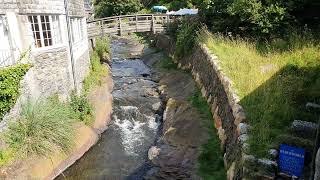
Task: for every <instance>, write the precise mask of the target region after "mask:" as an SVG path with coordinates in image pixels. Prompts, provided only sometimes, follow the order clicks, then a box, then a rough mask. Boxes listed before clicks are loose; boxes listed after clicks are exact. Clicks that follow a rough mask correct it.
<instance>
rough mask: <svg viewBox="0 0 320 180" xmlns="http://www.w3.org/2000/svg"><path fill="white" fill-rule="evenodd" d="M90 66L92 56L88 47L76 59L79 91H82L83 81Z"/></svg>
mask: <svg viewBox="0 0 320 180" xmlns="http://www.w3.org/2000/svg"><path fill="white" fill-rule="evenodd" d="M89 67H90V57H89V50H88V48H87V49H86V51H84V52H83V54H82V55H81V56H80V57H79V58H77V59H75V76H76V78H75V79H76V86H77V90H78V92H81V91H82V88H83V81H84V79H85V77H86V76H87V75H88V73H89Z"/></svg>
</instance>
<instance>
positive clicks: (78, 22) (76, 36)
mask: <svg viewBox="0 0 320 180" xmlns="http://www.w3.org/2000/svg"><path fill="white" fill-rule="evenodd" d="M70 21H71V31H72V42H73V43H77V42H79V41H81V40H83V36H84V35H83V25H82V18H71V19H70Z"/></svg>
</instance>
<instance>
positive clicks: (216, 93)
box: [156, 34, 277, 179]
mask: <svg viewBox="0 0 320 180" xmlns="http://www.w3.org/2000/svg"><path fill="white" fill-rule="evenodd" d="M156 46H157V47H158V48H160V49H164V50H165V51H166V52H168V54H169V55H173V53H174V51H175V42H173V41H172V40H171V39H170V38H169V37H168V36H165V35H161V34H160V35H157V36H156ZM175 61H176V63H177V64H178V65H179V67H180V68H182V69H188V70H191V73H192V75H193V77H194V79H195V81H196V82H197V84H198V85H199V87H200V88H201V93H202V95H203V96H204V97H205V98H206V99H207V102H208V104H209V106H210V108H211V113H212V114H213V119H214V123H215V127H216V129H217V132H218V135H219V138H220V140H221V148H222V150H223V152H224V162H225V168H226V170H227V175H228V179H268V178H270V179H272V178H273V177H275V172H276V167H277V164H276V162H275V161H271V160H268V159H257V158H255V157H254V156H251V155H248V154H247V153H248V144H247V140H248V131H249V128H250V126H249V125H248V124H247V123H246V117H245V113H244V110H243V108H242V107H241V106H240V104H239V102H240V99H239V97H238V96H237V95H236V93H235V91H234V90H233V89H232V87H231V84H232V82H231V80H230V79H229V78H228V77H227V76H226V75H225V74H224V73H223V72H222V71H221V68H220V67H219V65H218V62H219V60H218V57H217V56H215V55H213V54H211V53H210V52H209V49H208V48H207V47H206V46H205V45H198V46H197V47H196V48H194V50H193V52H192V53H191V54H190V55H188V56H186V57H184V58H182V59H179V60H175Z"/></svg>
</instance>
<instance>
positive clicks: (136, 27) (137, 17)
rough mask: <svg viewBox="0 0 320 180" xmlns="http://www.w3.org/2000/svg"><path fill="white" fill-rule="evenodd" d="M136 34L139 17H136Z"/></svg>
mask: <svg viewBox="0 0 320 180" xmlns="http://www.w3.org/2000/svg"><path fill="white" fill-rule="evenodd" d="M136 32H138V15H136Z"/></svg>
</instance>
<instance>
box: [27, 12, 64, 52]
mask: <svg viewBox="0 0 320 180" xmlns="http://www.w3.org/2000/svg"><path fill="white" fill-rule="evenodd" d="M29 22H30V24H31V28H32V33H33V38H34V46H35V47H37V48H40V47H46V46H53V45H56V44H60V43H61V33H60V22H59V16H57V15H46V16H43V15H38V16H29Z"/></svg>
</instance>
